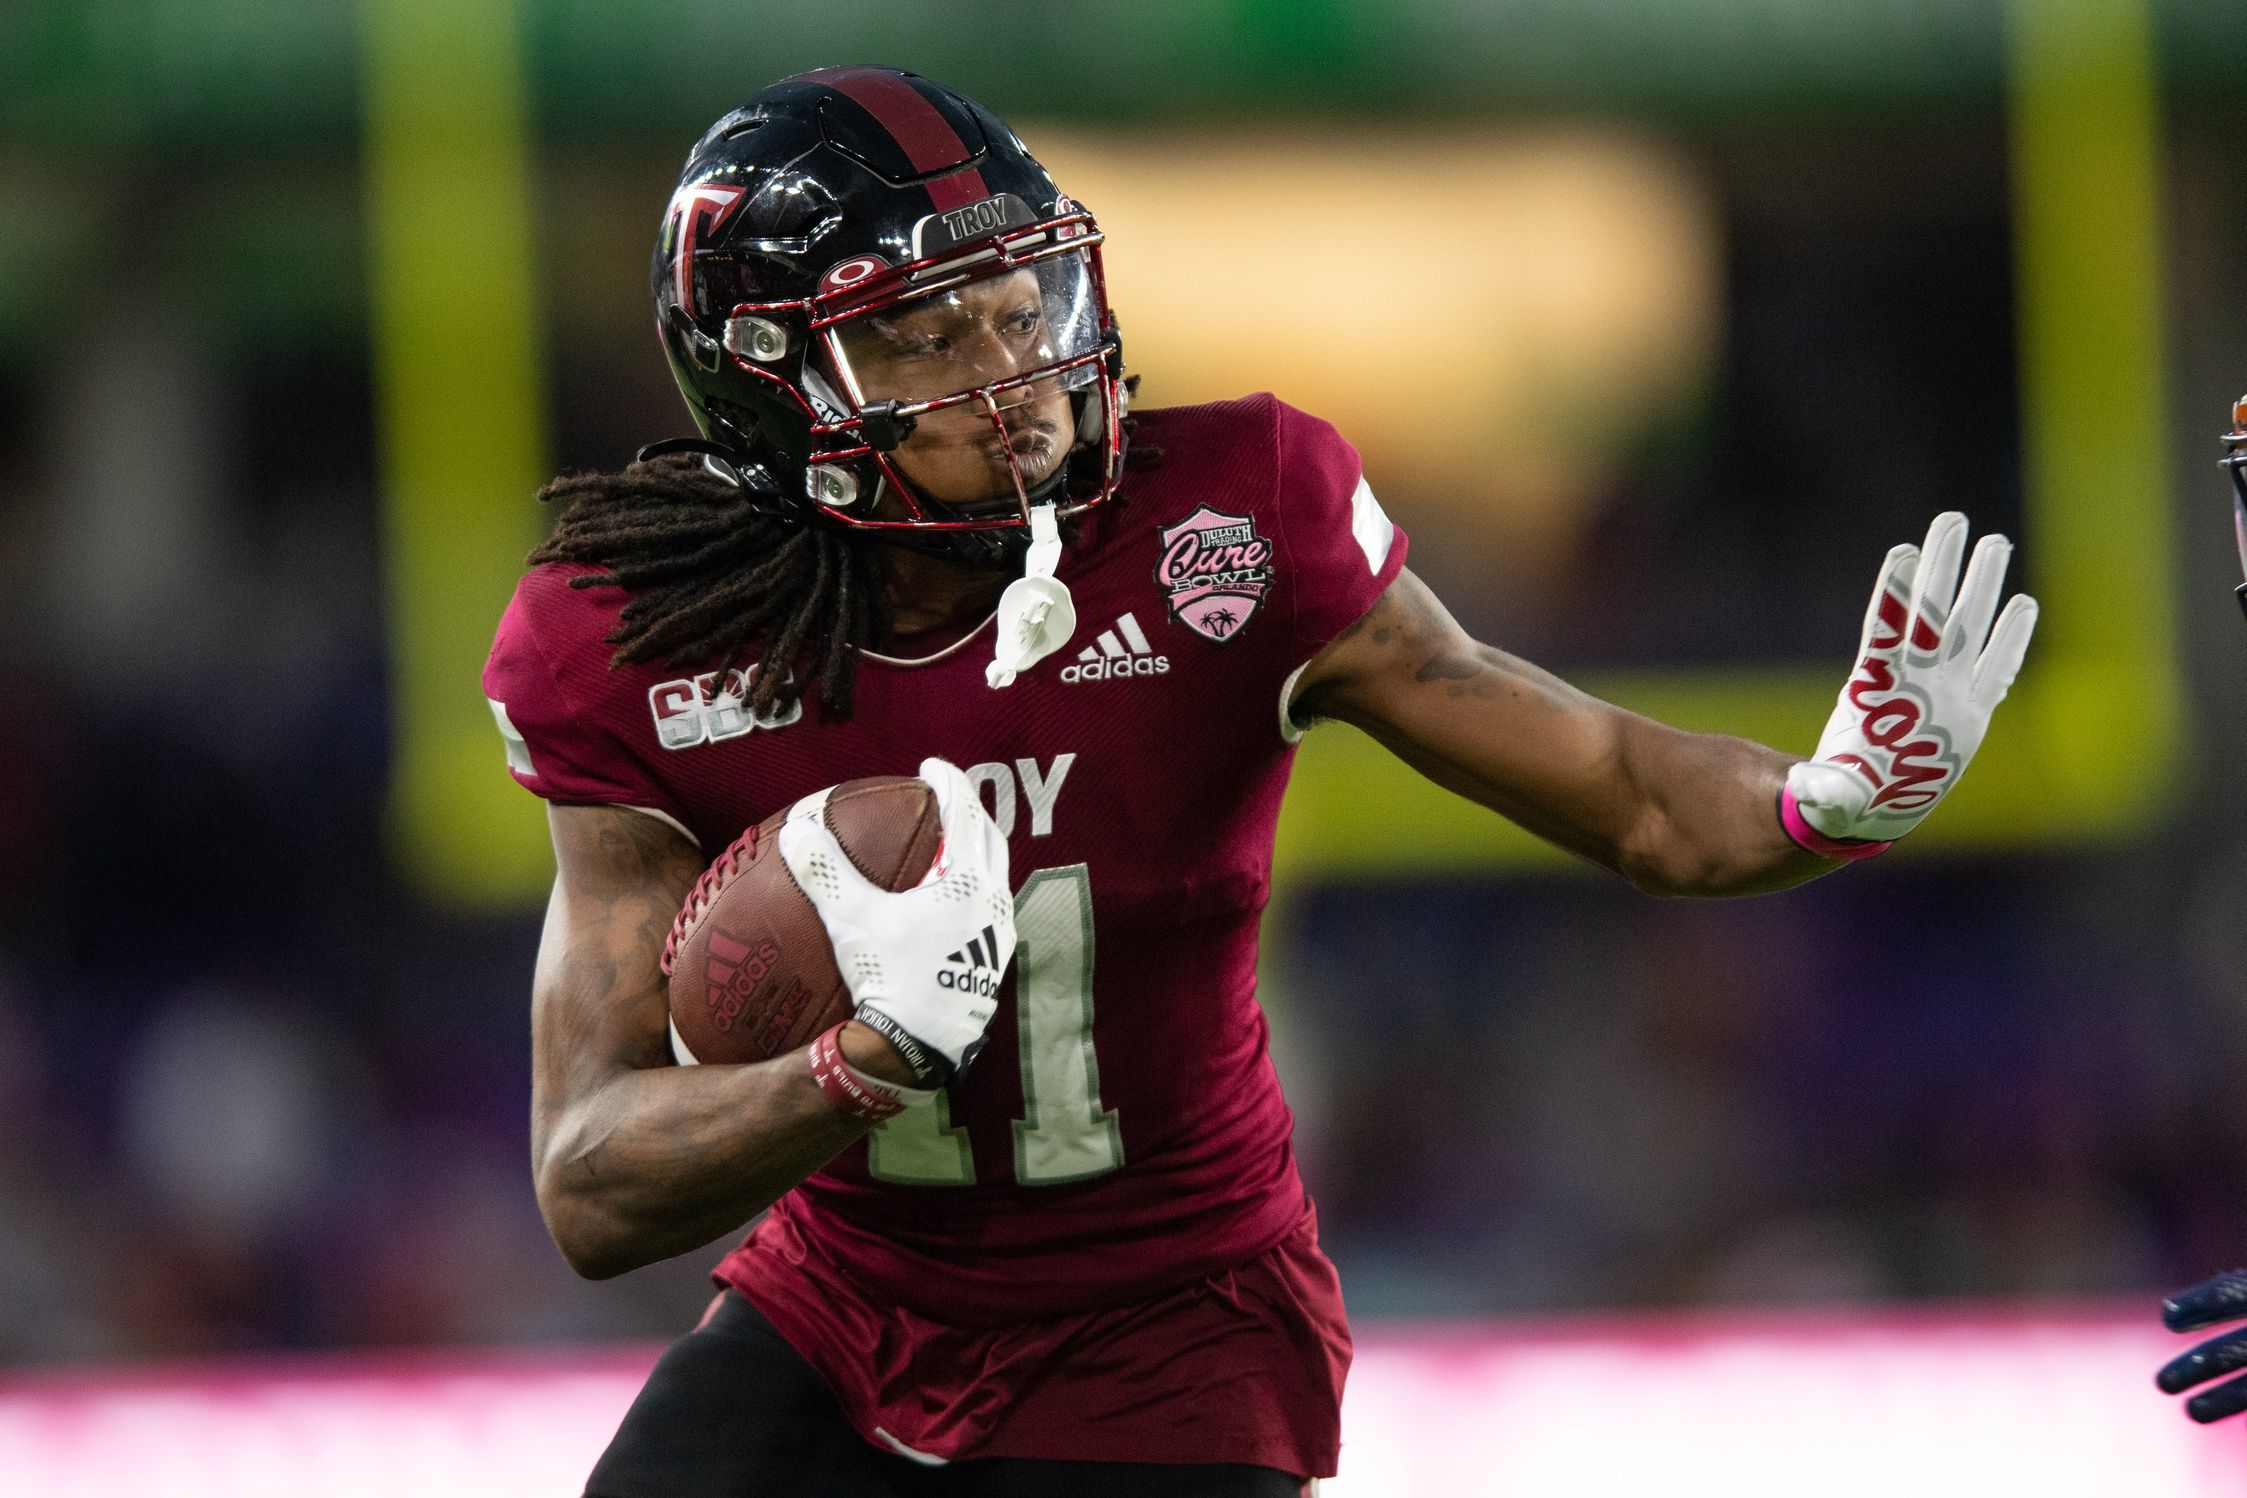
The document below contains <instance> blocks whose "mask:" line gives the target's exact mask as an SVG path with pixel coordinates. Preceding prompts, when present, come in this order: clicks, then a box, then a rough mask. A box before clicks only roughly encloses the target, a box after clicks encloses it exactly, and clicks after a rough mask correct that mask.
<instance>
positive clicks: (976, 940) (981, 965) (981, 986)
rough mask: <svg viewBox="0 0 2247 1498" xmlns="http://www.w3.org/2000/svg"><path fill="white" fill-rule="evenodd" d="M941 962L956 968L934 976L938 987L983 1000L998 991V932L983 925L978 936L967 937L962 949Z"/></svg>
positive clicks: (946, 969) (947, 969)
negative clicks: (951, 964) (981, 931)
mask: <svg viewBox="0 0 2247 1498" xmlns="http://www.w3.org/2000/svg"><path fill="white" fill-rule="evenodd" d="M944 960H945V961H946V962H953V963H957V964H959V966H958V967H957V968H956V969H955V968H945V969H943V970H942V971H941V972H939V973H938V974H937V975H936V986H937V987H938V988H949V989H952V990H954V991H956V992H959V993H971V994H974V995H976V996H977V997H978V998H985V999H987V998H989V997H990V996H991V995H993V994H995V993H997V992H998V991H999V933H998V932H997V931H996V930H995V929H994V928H992V927H990V926H985V927H984V928H983V934H982V935H981V936H976V937H971V938H969V940H968V944H967V945H966V946H964V947H962V948H960V949H959V950H958V951H957V952H954V953H953V954H952V955H951V956H949V957H947V958H945V959H944Z"/></svg>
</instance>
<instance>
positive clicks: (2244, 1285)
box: [2153, 1269, 2247, 1425]
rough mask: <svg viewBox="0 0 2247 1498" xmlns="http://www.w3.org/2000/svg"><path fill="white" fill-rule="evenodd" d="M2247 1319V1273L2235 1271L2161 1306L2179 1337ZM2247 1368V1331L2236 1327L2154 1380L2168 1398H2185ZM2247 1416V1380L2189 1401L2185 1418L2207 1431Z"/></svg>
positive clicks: (2173, 1361) (2173, 1363)
mask: <svg viewBox="0 0 2247 1498" xmlns="http://www.w3.org/2000/svg"><path fill="white" fill-rule="evenodd" d="M2242 1318H2247V1269H2234V1270H2233V1271H2232V1272H2231V1273H2229V1274H2219V1275H2217V1276H2216V1277H2215V1278H2214V1279H2212V1280H2202V1281H2201V1282H2200V1283H2199V1284H2197V1285H2195V1286H2193V1287H2192V1288H2191V1289H2190V1290H2187V1291H2184V1292H2183V1293H2182V1294H2179V1295H2172V1296H2170V1297H2169V1298H2168V1299H2167V1300H2165V1301H2163V1302H2162V1303H2161V1321H2162V1324H2163V1325H2164V1326H2166V1327H2168V1328H2169V1330H2171V1331H2173V1332H2196V1331H2199V1330H2200V1329H2201V1328H2202V1327H2204V1326H2214V1325H2215V1324H2216V1323H2217V1322H2219V1321H2237V1320H2240V1319H2242ZM2242 1368H2247V1327H2234V1328H2232V1329H2231V1330H2230V1331H2228V1332H2225V1333H2224V1334H2223V1335H2222V1336H2220V1337H2210V1338H2209V1339H2208V1340H2207V1341H2205V1342H2203V1343H2201V1344H2200V1345H2199V1346H2198V1347H2195V1348H2194V1349H2193V1350H2192V1351H2190V1352H2188V1353H2186V1354H2185V1355H2184V1356H2182V1357H2179V1358H2174V1359H2171V1360H2170V1362H2169V1363H2168V1364H2167V1365H2166V1366H2165V1367H2163V1368H2162V1370H2161V1371H2160V1372H2159V1373H2157V1374H2155V1375H2154V1376H2153V1381H2154V1383H2155V1384H2156V1385H2157V1386H2159V1388H2160V1390H2161V1392H2162V1393H2164V1394H2182V1393H2183V1392H2184V1391H2185V1390H2187V1389H2189V1388H2191V1387H2193V1386H2194V1385H2195V1384H2204V1383H2206V1382H2208V1380H2210V1379H2212V1378H2222V1377H2223V1376H2224V1375H2225V1374H2227V1373H2237V1372H2238V1371H2239V1370H2240V1369H2242ZM2241 1410H2247V1378H2235V1379H2232V1380H2231V1381H2230V1382H2228V1383H2221V1384H2218V1385H2216V1387H2214V1388H2213V1389H2207V1390H2203V1391H2202V1392H2201V1393H2198V1394H2195V1395H2193V1396H2192V1398H2190V1399H2188V1400H2186V1401H2185V1413H2186V1414H2188V1415H2190V1416H2192V1418H2193V1419H2195V1420H2198V1421H2199V1422H2200V1423H2201V1424H2203V1425H2206V1424H2207V1423H2208V1422H2209V1421H2211V1420H2221V1419H2223V1418H2224V1417H2225V1416H2226V1415H2236V1414H2238V1413H2239V1412H2240V1411H2241Z"/></svg>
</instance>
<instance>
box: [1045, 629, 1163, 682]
mask: <svg viewBox="0 0 2247 1498" xmlns="http://www.w3.org/2000/svg"><path fill="white" fill-rule="evenodd" d="M1119 636H1121V638H1118V637H1119ZM1169 669H1170V657H1169V656H1167V655H1157V654H1155V647H1154V646H1152V645H1150V644H1148V643H1147V636H1146V634H1145V632H1144V631H1142V630H1141V629H1140V628H1139V621H1138V620H1137V619H1134V618H1132V617H1131V615H1129V614H1126V615H1124V616H1123V617H1122V618H1121V619H1118V620H1117V621H1116V623H1115V627H1114V628H1113V629H1104V630H1102V631H1100V638H1099V639H1097V640H1095V641H1093V642H1092V643H1091V644H1090V645H1087V646H1086V647H1085V648H1084V649H1082V650H1080V651H1078V652H1077V663H1076V664H1075V665H1073V666H1065V667H1063V668H1062V671H1061V679H1062V680H1063V681H1106V680H1107V679H1108V678H1110V677H1112V676H1160V675H1162V674H1163V673H1164V672H1166V671H1168V670H1169Z"/></svg>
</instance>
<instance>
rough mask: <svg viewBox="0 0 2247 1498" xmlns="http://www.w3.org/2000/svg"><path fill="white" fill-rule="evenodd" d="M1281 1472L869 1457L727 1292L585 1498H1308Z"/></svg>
mask: <svg viewBox="0 0 2247 1498" xmlns="http://www.w3.org/2000/svg"><path fill="white" fill-rule="evenodd" d="M1303 1487H1304V1484H1303V1479H1301V1478H1299V1477H1291V1476H1289V1475H1288V1474H1287V1473H1285V1472H1278V1471H1274V1470H1273V1469H1272V1468H1270V1467H1246V1466H1231V1465H1209V1466H1190V1467H1182V1466H1158V1465H1153V1464H1146V1463H1136V1462H1048V1461H1024V1460H1015V1459H1011V1458H1001V1459H995V1460H988V1461H966V1462H954V1463H952V1464H951V1465H949V1466H943V1467H928V1466H923V1465H922V1464H920V1463H918V1462H915V1461H912V1460H910V1459H908V1458H906V1457H902V1456H897V1455H894V1454H892V1453H890V1452H886V1451H882V1450H879V1449H877V1448H876V1447H873V1446H870V1445H868V1444H867V1443H866V1441H865V1440H864V1439H863V1438H862V1437H860V1436H859V1434H858V1432H857V1431H855V1430H853V1429H851V1426H850V1422H849V1421H847V1420H845V1419H844V1418H843V1412H842V1407H841V1406H840V1405H839V1404H837V1403H836V1402H835V1396H834V1395H833V1394H832V1393H830V1392H829V1391H828V1388H827V1385H826V1383H825V1381H824V1380H822V1379H821V1378H820V1376H819V1374H818V1373H817V1372H816V1371H815V1370H814V1369H813V1368H812V1366H811V1364H809V1363H807V1362H805V1361H804V1360H803V1358H802V1356H801V1355H800V1354H798V1353H797V1351H796V1349H794V1348H793V1347H790V1346H789V1345H788V1343H787V1341H786V1340H785V1339H784V1338H783V1337H782V1336H781V1335H780V1333H779V1332H778V1331H776V1330H774V1329H773V1325H772V1323H771V1322H769V1321H767V1320H766V1319H765V1318H764V1315H763V1314H762V1313H761V1312H759V1311H758V1310H757V1308H756V1307H755V1306H752V1305H751V1304H750V1303H749V1302H748V1301H747V1300H746V1299H744V1298H743V1297H742V1296H741V1295H740V1294H739V1293H737V1292H735V1291H732V1290H729V1291H727V1292H726V1294H725V1297H724V1298H723V1300H721V1301H720V1302H719V1305H718V1309H717V1311H716V1313H715V1314H713V1315H712V1316H711V1317H710V1318H709V1320H707V1321H706V1322H704V1323H703V1324H702V1325H701V1326H700V1327H698V1328H696V1329H695V1330H694V1331H691V1332H689V1333H688V1334H687V1335H685V1336H683V1337H681V1338H680V1339H679V1340H678V1341H676V1342H674V1343H672V1344H671V1346H670V1347H669V1348H667V1349H666V1350H665V1351H664V1354H663V1356H662V1357H661V1358H660V1359H658V1360H657V1362H656V1365H655V1371H654V1372H652V1373H650V1374H649V1375H648V1381H647V1385H646V1386H645V1387H644V1388H642V1389H641V1390H640V1395H639V1398H637V1399H635V1400H633V1401H632V1408H631V1409H630V1410H629V1411H627V1412H626V1413H625V1416H624V1423H623V1425H621V1426H620V1427H618V1429H617V1432H616V1438H615V1439H614V1440H613V1441H611V1442H610V1443H609V1449H608V1450H607V1451H606V1452H604V1453H602V1456H601V1460H600V1461H599V1462H598V1463H597V1464H596V1465H595V1466H594V1468H593V1475H592V1477H591V1478H589V1479H587V1481H586V1484H585V1495H586V1498H783V1495H785V1498H1298V1495H1299V1494H1301V1493H1302V1491H1303Z"/></svg>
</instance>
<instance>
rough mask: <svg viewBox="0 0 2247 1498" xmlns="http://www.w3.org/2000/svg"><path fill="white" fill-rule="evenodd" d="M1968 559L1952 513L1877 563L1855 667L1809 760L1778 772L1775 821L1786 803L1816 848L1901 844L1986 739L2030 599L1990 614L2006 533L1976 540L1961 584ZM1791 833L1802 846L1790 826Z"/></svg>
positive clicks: (2023, 644) (1961, 519)
mask: <svg viewBox="0 0 2247 1498" xmlns="http://www.w3.org/2000/svg"><path fill="white" fill-rule="evenodd" d="M1965 553H1966V517H1965V516H1964V515H1961V514H1959V513H1957V512H1956V511H1951V512H1948V513H1945V514H1942V515H1938V516H1936V517H1935V523H1934V524H1933V525H1931V526H1929V527H1928V528H1927V544H1926V546H1925V548H1924V549H1922V548H1921V547H1917V546H1899V547H1897V548H1896V549H1895V550H1893V551H1891V552H1889V553H1888V560H1887V561H1885V562H1883V563H1882V564H1881V569H1880V582H1879V584H1878V585H1877V586H1875V587H1874V589H1873V596H1872V605H1871V607H1869V608H1868V609H1866V610H1865V631H1864V638H1863V640H1862V642H1861V643H1860V644H1859V645H1858V647H1857V667H1856V670H1855V671H1853V672H1852V673H1850V677H1849V683H1848V685H1847V686H1845V687H1843V688H1842V689H1841V696H1840V699H1839V700H1838V701H1837V702H1836V703H1835V704H1834V710H1833V716H1832V717H1831V718H1829V719H1827V720H1826V731H1825V734H1824V736H1823V737H1821V738H1820V739H1819V740H1818V753H1817V756H1816V757H1815V758H1813V759H1809V760H1806V761H1804V762H1803V763H1801V764H1798V765H1796V766H1795V767H1794V768H1793V769H1791V770H1789V771H1788V772H1787V788H1786V795H1785V796H1783V797H1782V798H1781V802H1782V810H1781V815H1782V818H1785V816H1786V813H1787V810H1788V808H1787V805H1786V803H1787V802H1788V801H1789V800H1791V802H1792V810H1793V811H1795V812H1796V813H1798V814H1799V816H1800V819H1801V820H1802V821H1803V822H1806V823H1808V824H1809V831H1810V833H1811V834H1812V841H1813V842H1814V841H1815V837H1816V836H1818V835H1822V836H1824V837H1827V838H1832V839H1834V840H1836V841H1837V842H1851V843H1856V842H1883V843H1884V842H1891V841H1893V840H1895V839H1896V838H1899V837H1902V836H1903V835H1904V834H1905V833H1907V832H1909V831H1911V830H1912V828H1914V827H1916V826H1918V825H1919V821H1920V818H1922V817H1924V816H1926V815H1927V813H1928V812H1930V811H1932V810H1933V809H1934V807H1935V803H1936V802H1938V801H1940V800H1942V799H1943V797H1944V796H1945V795H1946V794H1947V793H1948V792H1949V791H1950V788H1951V787H1952V786H1954V785H1956V784H1958V777H1959V776H1960V775H1962V774H1964V773H1965V771H1966V764H1967V761H1968V760H1971V759H1972V758H1973V757H1974V751H1975V750H1976V749H1979V748H1980V747H1981V745H1982V736H1983V735H1984V734H1986V733H1987V732H1989V726H1990V715H1991V714H1992V713H1994V712H1995V711H1997V705H1998V704H1999V703H2000V702H2003V701H2004V700H2005V693H2006V691H2007V690H2008V689H2009V688H2010V687H2011V686H2012V685H2013V677H2014V675H2015V673H2017V672H2018V671H2019V670H2020V669H2021V656H2022V653H2023V652H2024V651H2026V650H2027V649H2028V645H2029V635H2030V633H2031V632H2032V631H2034V630H2035V628H2036V600H2035V599H2033V598H2031V597H2029V596H2028V595H2027V594H2025V593H2018V594H2015V595H2014V597H2013V601H2012V602H2010V603H2008V604H2007V605H2006V606H2005V612H2004V613H2003V614H2002V615H1999V614H1998V612H1997V600H1998V595H1999V593H2000V592H2001V591H2002V590H2003V587H2004V583H2005V565H2006V562H2007V560H2008V559H2009V558H2010V557H2011V556H2012V554H2013V543H2012V542H2010V541H2008V540H2006V539H2005V538H2004V537H2003V536H1999V535H1989V536H1984V537H1983V538H1982V539H1981V542H1980V544H1979V545H1977V546H1976V547H1975V548H1974V560H1973V562H1972V563H1971V564H1970V565H1968V567H1967V568H1966V582H1965V585H1964V586H1960V584H1959V580H1958V570H1959V562H1960V561H1961V560H1962V559H1963V558H1964V556H1965ZM1954 593H1955V594H1956V598H1955V600H1954V598H1953V596H1952V595H1953V594H1954ZM1993 617H1994V618H1996V620H1997V625H1996V628H1995V629H1992V628H1991V627H1990V620H1991V619H1992V618H1993ZM1906 620H1910V621H1911V622H1912V627H1911V630H1910V636H1911V637H1910V639H1909V640H1906V639H1905V621H1906ZM1985 639H1986V641H1987V643H1986V644H1985V643H1984V642H1985ZM1789 831H1790V832H1792V833H1795V834H1796V841H1798V842H1801V841H1804V838H1803V836H1802V835H1801V833H1800V831H1799V829H1797V828H1796V827H1794V826H1793V824H1792V823H1791V822H1790V824H1789ZM1819 851H1830V850H1826V849H1820V850H1819Z"/></svg>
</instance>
